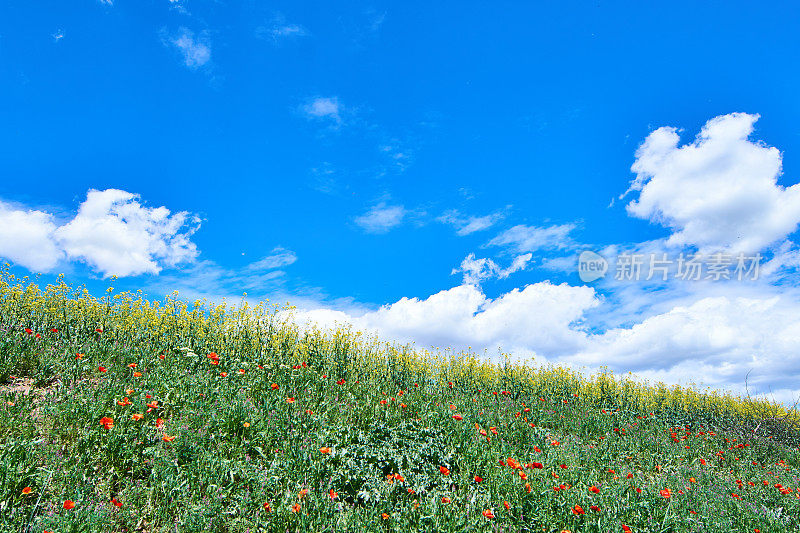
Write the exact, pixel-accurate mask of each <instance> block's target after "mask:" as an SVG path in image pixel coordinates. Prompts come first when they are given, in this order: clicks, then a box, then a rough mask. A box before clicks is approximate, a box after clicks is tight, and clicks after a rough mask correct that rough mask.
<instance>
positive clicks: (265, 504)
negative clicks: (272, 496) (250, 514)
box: [261, 502, 272, 512]
mask: <svg viewBox="0 0 800 533" xmlns="http://www.w3.org/2000/svg"><path fill="white" fill-rule="evenodd" d="M261 506H262V507H264V511H266V512H270V511H271V510H272V508H271V507H270V505H269V502H264V503H262V504H261Z"/></svg>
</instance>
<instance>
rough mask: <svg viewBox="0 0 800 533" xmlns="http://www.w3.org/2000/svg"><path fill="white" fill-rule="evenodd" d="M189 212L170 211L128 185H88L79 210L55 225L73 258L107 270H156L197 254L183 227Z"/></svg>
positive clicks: (135, 272) (125, 272) (134, 272)
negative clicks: (146, 201) (152, 204)
mask: <svg viewBox="0 0 800 533" xmlns="http://www.w3.org/2000/svg"><path fill="white" fill-rule="evenodd" d="M189 223H194V224H195V225H196V224H197V221H196V220H191V219H190V215H189V213H187V212H184V211H182V212H179V213H175V214H173V215H170V211H169V210H168V209H167V208H166V207H155V208H149V207H144V206H142V205H141V204H140V203H139V202H138V196H137V195H135V194H132V193H129V192H127V191H121V190H118V189H107V190H105V191H97V190H90V191H89V193H88V194H87V196H86V200H85V201H84V202H83V203H82V204H81V206H80V208H79V209H78V214H77V215H76V216H75V218H73V219H72V220H71V221H70V222H69V223H67V224H65V225H63V226H61V227H59V228H58V229H57V230H56V231H55V237H56V239H57V240H58V241H59V243H60V245H61V246H62V247H63V248H64V251H65V252H66V253H67V255H68V256H69V257H70V258H73V259H79V260H82V261H84V262H86V263H87V264H88V265H90V266H91V267H92V268H94V269H95V270H97V271H98V272H101V273H102V274H103V275H104V276H112V275H116V276H135V275H138V274H145V273H148V274H158V273H159V272H160V271H161V269H162V268H163V266H167V267H174V266H176V265H178V264H180V263H184V262H189V261H192V260H194V259H195V258H196V257H197V253H198V252H197V247H196V246H195V245H194V243H193V242H191V241H190V240H189V238H190V236H191V235H192V233H193V232H194V231H195V229H196V227H192V228H188V229H185V226H186V225H187V224H189Z"/></svg>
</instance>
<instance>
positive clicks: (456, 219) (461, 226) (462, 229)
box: [436, 209, 505, 236]
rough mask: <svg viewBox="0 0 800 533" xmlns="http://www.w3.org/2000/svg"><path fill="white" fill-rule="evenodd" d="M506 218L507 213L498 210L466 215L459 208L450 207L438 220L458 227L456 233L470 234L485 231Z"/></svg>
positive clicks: (461, 234) (460, 234)
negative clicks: (478, 214) (489, 212)
mask: <svg viewBox="0 0 800 533" xmlns="http://www.w3.org/2000/svg"><path fill="white" fill-rule="evenodd" d="M503 218H505V213H504V212H502V211H498V212H496V213H491V214H489V215H485V216H482V217H476V216H464V215H462V214H461V213H460V212H459V211H458V210H457V209H450V210H448V211H446V212H444V213H443V214H442V215H441V216H440V217H439V218H437V219H436V220H438V221H439V222H442V223H444V224H450V225H451V226H453V227H455V228H456V234H457V235H459V236H464V235H469V234H470V233H475V232H476V231H483V230H485V229H489V228H491V227H492V226H494V225H495V224H497V223H498V222H500V221H501V220H503Z"/></svg>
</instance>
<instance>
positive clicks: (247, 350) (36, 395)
mask: <svg viewBox="0 0 800 533" xmlns="http://www.w3.org/2000/svg"><path fill="white" fill-rule="evenodd" d="M277 311H278V309H277V308H274V307H267V308H264V307H258V308H247V307H246V306H241V307H239V308H237V309H231V308H225V307H210V308H209V307H205V306H203V304H202V303H198V305H191V306H187V305H186V304H184V303H182V302H180V301H177V300H176V299H169V298H168V299H165V300H164V301H161V302H150V301H147V300H145V299H143V298H141V296H140V295H138V294H118V295H114V294H113V292H112V290H111V289H110V290H109V292H108V293H107V294H106V295H105V296H104V297H103V298H101V299H95V298H93V297H91V296H90V295H89V294H88V293H86V292H85V291H83V290H81V289H74V288H72V287H70V286H68V285H66V284H63V283H62V284H59V285H55V286H48V287H43V288H40V287H38V286H37V285H35V284H33V283H30V282H29V280H26V279H15V278H14V277H13V276H12V275H10V274H9V273H8V272H5V273H2V274H1V275H0V530H2V531H31V532H36V533H40V532H42V531H50V532H58V533H62V532H77V531H98V532H99V531H103V532H123V531H129V532H133V531H148V532H155V531H163V532H173V531H177V532H182V531H212V532H257V531H359V532H363V531H394V530H398V531H509V532H510V531H542V532H560V531H563V530H568V531H572V532H578V531H640V532H667V531H715V532H716V531H737V532H740V531H741V532H744V531H751V532H753V531H761V532H777V531H798V530H800V479H798V475H800V474H799V472H800V470H799V467H800V453H799V452H800V448H799V446H800V432H798V429H797V426H796V424H795V422H793V420H795V418H793V417H794V413H786V412H785V411H783V410H781V409H780V408H778V407H777V406H774V405H770V404H769V403H766V402H753V401H745V400H742V399H739V398H735V397H732V396H729V395H722V394H715V393H709V392H698V391H695V390H692V389H682V388H677V387H669V388H668V387H665V386H663V385H654V386H645V385H642V384H639V383H637V382H634V381H632V380H630V379H620V378H615V377H613V376H611V375H608V374H599V375H596V376H594V377H592V378H590V379H585V378H582V377H581V376H580V375H577V374H575V373H572V372H569V371H567V370H564V369H561V368H554V367H551V368H546V369H533V368H528V367H524V366H515V365H511V364H505V365H499V366H497V365H491V364H488V363H484V362H481V361H479V360H476V359H474V358H472V357H470V356H468V355H459V356H453V357H442V356H436V355H435V354H430V353H427V352H424V351H419V350H418V351H414V350H411V349H407V348H404V347H398V346H393V345H388V344H382V343H380V342H378V341H376V340H374V339H371V338H365V337H363V336H361V335H359V334H358V333H356V332H352V331H349V330H344V329H339V330H336V331H327V332H325V331H316V330H311V331H302V330H299V329H298V328H297V327H296V326H294V325H293V324H292V323H291V322H288V321H287V320H286V319H285V318H284V316H285V315H283V314H281V313H278V312H277Z"/></svg>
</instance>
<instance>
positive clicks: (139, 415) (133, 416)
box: [131, 413, 144, 420]
mask: <svg viewBox="0 0 800 533" xmlns="http://www.w3.org/2000/svg"><path fill="white" fill-rule="evenodd" d="M131 418H132V419H134V420H141V419H142V418H144V415H142V414H139V413H133V414H132V415H131Z"/></svg>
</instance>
